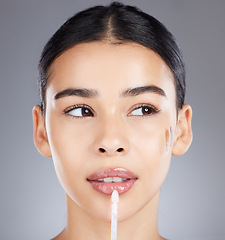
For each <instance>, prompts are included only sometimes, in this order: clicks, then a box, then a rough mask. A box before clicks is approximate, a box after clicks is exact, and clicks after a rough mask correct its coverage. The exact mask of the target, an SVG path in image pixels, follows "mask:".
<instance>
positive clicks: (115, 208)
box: [111, 190, 119, 240]
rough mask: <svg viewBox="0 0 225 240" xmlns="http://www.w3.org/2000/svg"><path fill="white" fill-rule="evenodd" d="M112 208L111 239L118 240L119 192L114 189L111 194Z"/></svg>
mask: <svg viewBox="0 0 225 240" xmlns="http://www.w3.org/2000/svg"><path fill="white" fill-rule="evenodd" d="M111 202H112V209H111V240H117V212H118V202H119V193H118V192H117V191H116V190H114V191H113V192H112V195H111Z"/></svg>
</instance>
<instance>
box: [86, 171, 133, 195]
mask: <svg viewBox="0 0 225 240" xmlns="http://www.w3.org/2000/svg"><path fill="white" fill-rule="evenodd" d="M108 177H120V178H126V179H127V180H126V181H124V182H116V183H108V182H99V181H98V179H102V178H108ZM137 179H138V177H137V176H136V175H135V174H134V173H132V172H130V171H128V170H126V169H124V168H107V169H101V170H99V171H97V172H95V173H94V174H92V175H90V176H89V177H88V178H87V181H88V182H89V183H90V184H91V186H92V187H93V188H94V189H95V190H96V191H98V192H100V193H103V194H106V195H111V194H112V192H113V190H117V191H118V193H119V194H122V193H125V192H127V191H129V190H130V189H131V188H132V187H133V185H134V183H135V182H136V181H137Z"/></svg>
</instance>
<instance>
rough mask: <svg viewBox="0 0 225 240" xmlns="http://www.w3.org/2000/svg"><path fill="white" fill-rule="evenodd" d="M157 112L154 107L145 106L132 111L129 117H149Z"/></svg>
mask: <svg viewBox="0 0 225 240" xmlns="http://www.w3.org/2000/svg"><path fill="white" fill-rule="evenodd" d="M157 112H158V110H157V109H155V108H154V107H152V106H148V105H146V106H141V107H138V108H136V109H134V110H133V111H132V112H131V114H130V115H131V116H149V115H152V114H154V113H157Z"/></svg>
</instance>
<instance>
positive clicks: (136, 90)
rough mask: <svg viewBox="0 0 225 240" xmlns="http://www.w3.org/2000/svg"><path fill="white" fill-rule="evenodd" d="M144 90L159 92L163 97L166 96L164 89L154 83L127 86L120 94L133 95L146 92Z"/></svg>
mask: <svg viewBox="0 0 225 240" xmlns="http://www.w3.org/2000/svg"><path fill="white" fill-rule="evenodd" d="M146 92H152V93H156V94H159V95H161V96H163V97H167V96H166V93H165V91H164V90H163V89H162V88H159V87H157V86H154V85H150V86H142V87H135V88H129V89H127V90H126V91H124V92H123V93H122V96H125V97H133V96H138V95H140V94H143V93H146Z"/></svg>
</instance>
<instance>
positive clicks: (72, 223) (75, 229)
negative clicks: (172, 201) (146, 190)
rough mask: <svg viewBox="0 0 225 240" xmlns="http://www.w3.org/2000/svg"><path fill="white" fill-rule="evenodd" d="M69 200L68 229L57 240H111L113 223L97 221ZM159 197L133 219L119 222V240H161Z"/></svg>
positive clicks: (68, 198) (55, 239)
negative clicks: (159, 231) (158, 216)
mask: <svg viewBox="0 0 225 240" xmlns="http://www.w3.org/2000/svg"><path fill="white" fill-rule="evenodd" d="M66 198H67V211H68V213H67V214H68V216H67V226H66V228H65V229H64V231H63V232H62V233H61V234H59V235H58V236H57V237H56V238H54V240H86V239H90V240H99V239H101V240H109V239H110V235H111V232H110V231H111V225H110V221H103V220H101V219H96V218H94V217H93V216H92V215H90V214H89V213H87V212H86V211H85V210H83V209H81V208H80V207H79V206H78V205H77V204H76V203H74V201H73V200H72V199H71V198H70V197H69V196H68V195H66ZM158 201H159V193H157V194H156V195H155V197H154V198H153V199H152V200H151V202H149V203H148V204H147V205H146V206H145V207H144V208H142V209H141V210H139V211H138V212H137V213H136V214H134V215H133V216H131V217H129V218H127V219H125V220H123V221H120V222H118V240H120V239H122V240H150V239H154V240H161V239H164V238H162V237H160V235H159V234H158V219H157V215H158Z"/></svg>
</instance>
